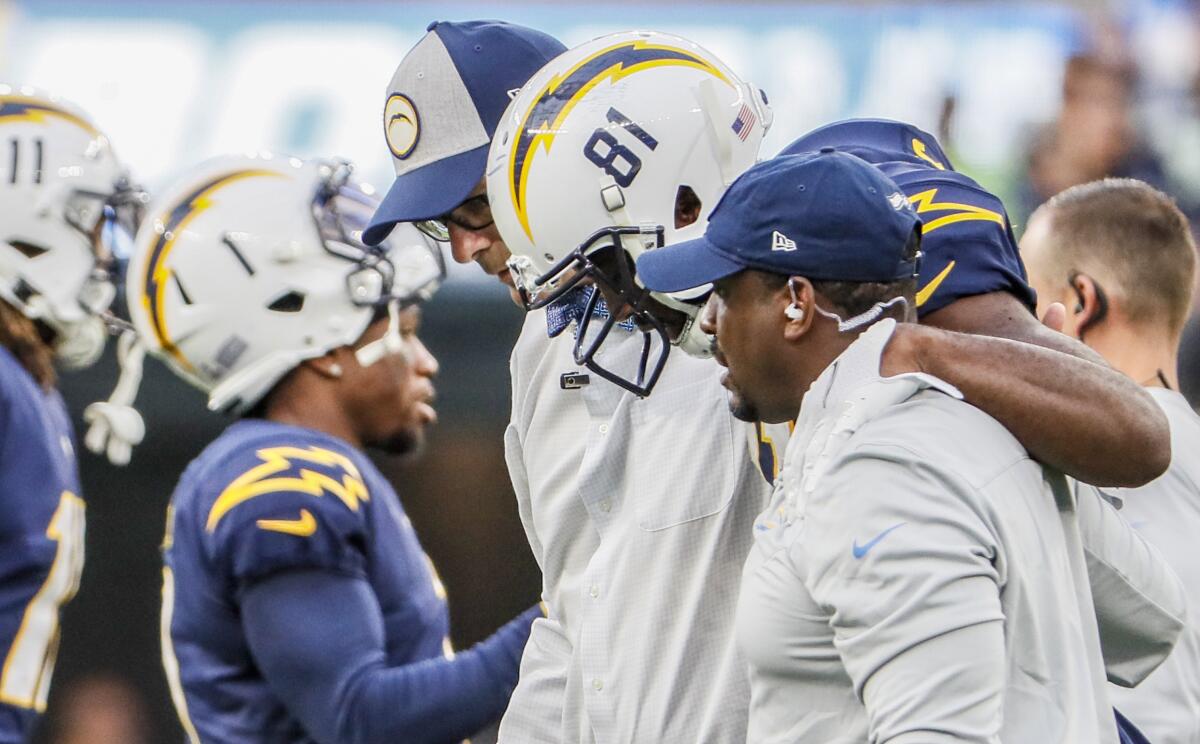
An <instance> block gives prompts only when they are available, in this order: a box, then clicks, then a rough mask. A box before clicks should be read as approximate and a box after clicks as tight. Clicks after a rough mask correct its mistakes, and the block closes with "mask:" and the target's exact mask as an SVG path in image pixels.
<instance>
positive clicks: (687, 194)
mask: <svg viewBox="0 0 1200 744" xmlns="http://www.w3.org/2000/svg"><path fill="white" fill-rule="evenodd" d="M703 208H704V205H703V204H702V203H701V202H700V197H699V196H697V195H696V192H695V190H694V189H692V187H691V186H688V185H686V184H684V185H681V186H680V187H679V188H678V189H677V190H676V191H675V229H676V230H679V229H682V228H684V227H687V226H688V225H691V224H694V223H695V222H696V220H698V219H700V210H701V209H703Z"/></svg>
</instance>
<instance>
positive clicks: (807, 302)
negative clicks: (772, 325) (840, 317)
mask: <svg viewBox="0 0 1200 744" xmlns="http://www.w3.org/2000/svg"><path fill="white" fill-rule="evenodd" d="M814 307H816V290H814V289H813V285H812V282H810V281H809V280H808V279H806V278H804V277H802V276H793V277H789V278H788V283H787V284H785V285H784V287H783V289H782V291H781V293H780V298H779V314H780V316H781V317H782V318H783V319H784V326H783V337H784V338H785V339H787V340H788V341H793V342H795V341H799V340H800V339H801V338H803V337H804V336H805V335H806V334H807V333H808V332H809V330H810V329H811V328H812V324H813V318H814V317H816V314H817V313H816V312H815V311H814V309H813V308H814Z"/></svg>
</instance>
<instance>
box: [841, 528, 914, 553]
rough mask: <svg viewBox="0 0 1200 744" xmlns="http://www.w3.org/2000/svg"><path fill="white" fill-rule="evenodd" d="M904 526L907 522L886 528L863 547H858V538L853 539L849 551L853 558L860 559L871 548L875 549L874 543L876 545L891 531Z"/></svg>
mask: <svg viewBox="0 0 1200 744" xmlns="http://www.w3.org/2000/svg"><path fill="white" fill-rule="evenodd" d="M906 524H908V522H901V523H900V524H894V525H892V526H891V527H888V528H887V529H886V530H884V531H883V532H880V533H879V534H878V535H876V536H875V537H873V538H871V540H870V541H869V542H867V543H866V544H865V545H859V544H858V538H855V540H854V544H853V545H852V546H851V550H852V551H853V552H854V557H855V558H862V557H863V556H864V555H866V554H867V553H868V552H869V551H870V550H871V548H873V547H875V545H876V543H878V542H879V541H880V540H882V539H883V538H885V537H887V536H888V534H889V533H891V532H892V531H893V530H898V529H900V528H901V527H903V526H904V525H906Z"/></svg>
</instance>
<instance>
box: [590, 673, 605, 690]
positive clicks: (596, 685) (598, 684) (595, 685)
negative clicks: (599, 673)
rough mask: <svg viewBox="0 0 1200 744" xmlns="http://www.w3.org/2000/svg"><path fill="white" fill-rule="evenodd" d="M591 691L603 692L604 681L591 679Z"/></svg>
mask: <svg viewBox="0 0 1200 744" xmlns="http://www.w3.org/2000/svg"><path fill="white" fill-rule="evenodd" d="M592 689H593V690H595V691H596V692H600V691H601V690H603V689H604V680H602V679H600V678H599V677H597V678H596V679H593V680H592Z"/></svg>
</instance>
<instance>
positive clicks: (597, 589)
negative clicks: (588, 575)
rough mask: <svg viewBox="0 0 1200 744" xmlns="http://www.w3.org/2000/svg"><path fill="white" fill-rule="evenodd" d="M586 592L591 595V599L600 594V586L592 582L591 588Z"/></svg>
mask: <svg viewBox="0 0 1200 744" xmlns="http://www.w3.org/2000/svg"><path fill="white" fill-rule="evenodd" d="M588 594H590V595H592V599H595V598H596V597H599V596H600V587H598V586H596V585H595V584H592V588H591V589H589V590H588Z"/></svg>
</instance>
